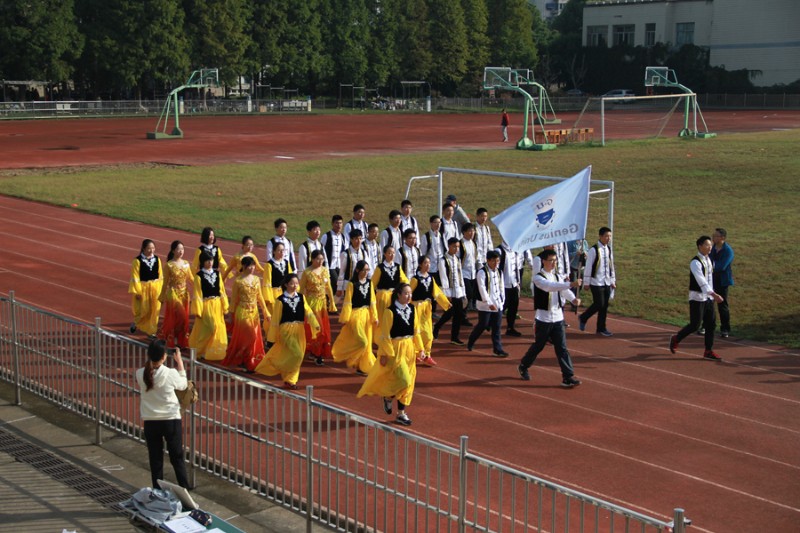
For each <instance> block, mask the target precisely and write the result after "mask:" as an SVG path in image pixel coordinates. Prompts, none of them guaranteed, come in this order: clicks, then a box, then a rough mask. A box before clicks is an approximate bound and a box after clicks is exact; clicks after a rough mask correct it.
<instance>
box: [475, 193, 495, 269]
mask: <svg viewBox="0 0 800 533" xmlns="http://www.w3.org/2000/svg"><path fill="white" fill-rule="evenodd" d="M475 222H476V224H475V245H476V246H477V247H478V265H479V267H481V266H483V265H484V264H485V263H486V252H488V251H489V250H494V243H493V242H492V230H491V229H489V211H487V210H486V208H485V207H481V208H478V211H477V212H476V214H475Z"/></svg>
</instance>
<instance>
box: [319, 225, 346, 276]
mask: <svg viewBox="0 0 800 533" xmlns="http://www.w3.org/2000/svg"><path fill="white" fill-rule="evenodd" d="M325 235H327V236H328V238H327V239H325V246H324V248H325V254H326V255H327V257H328V268H331V265H332V264H333V258H334V257H337V258H338V257H339V254H341V253H342V252H343V251H344V250H345V249H344V247H343V244H344V235H342V234H341V233H339V234H336V233H334V232H333V230H331V231H329V232H328V233H326V234H325ZM334 235H337V236H338V237H339V240H340V241H341V243H342V244H340V245H339V249H338V250H334V249H333V239H334ZM334 254H335V255H334ZM341 267H342V265H339V268H341Z"/></svg>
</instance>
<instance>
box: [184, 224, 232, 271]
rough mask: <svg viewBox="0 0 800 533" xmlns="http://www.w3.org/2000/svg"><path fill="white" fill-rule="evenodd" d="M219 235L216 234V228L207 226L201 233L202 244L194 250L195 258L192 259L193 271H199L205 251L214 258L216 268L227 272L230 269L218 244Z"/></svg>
mask: <svg viewBox="0 0 800 533" xmlns="http://www.w3.org/2000/svg"><path fill="white" fill-rule="evenodd" d="M216 243H217V237H216V236H215V235H214V229H213V228H210V227H208V226H206V227H205V228H203V232H202V233H201V234H200V246H198V247H197V250H195V252H194V259H192V272H197V271H198V270H200V269H201V268H202V267H203V265H202V262H201V261H200V254H202V253H203V252H206V253H208V254H209V255H210V256H211V257H213V258H214V265H213V267H214V270H219V271H220V272H225V271H227V270H228V263H226V262H225V258H224V257H222V250H220V249H219V246H217V244H216Z"/></svg>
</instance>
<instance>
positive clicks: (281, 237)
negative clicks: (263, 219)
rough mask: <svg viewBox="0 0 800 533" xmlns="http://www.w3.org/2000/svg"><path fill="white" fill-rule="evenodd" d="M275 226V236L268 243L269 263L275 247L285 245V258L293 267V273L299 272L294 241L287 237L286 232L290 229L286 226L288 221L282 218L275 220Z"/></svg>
mask: <svg viewBox="0 0 800 533" xmlns="http://www.w3.org/2000/svg"><path fill="white" fill-rule="evenodd" d="M274 225H275V236H274V237H272V238H271V239H270V240H268V241H267V261H269V260H270V259H272V254H273V253H274V252H273V250H274V249H275V245H276V244H278V243H283V256H284V257H285V258H286V259H287V260H288V261H289V264H290V265H292V272H294V271H295V270H297V263H296V261H295V259H294V245H293V244H292V241H290V240H289V237H287V236H286V230H287V229H289V226H288V225H287V224H286V220H284V219H282V218H278V219H275V224H274Z"/></svg>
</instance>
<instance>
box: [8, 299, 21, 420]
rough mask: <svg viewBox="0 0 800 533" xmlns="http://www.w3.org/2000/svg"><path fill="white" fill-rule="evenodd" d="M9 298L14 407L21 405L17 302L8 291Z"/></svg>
mask: <svg viewBox="0 0 800 533" xmlns="http://www.w3.org/2000/svg"><path fill="white" fill-rule="evenodd" d="M8 295H9V297H10V298H11V343H12V345H11V350H12V351H11V356H12V358H13V359H14V405H22V378H21V376H20V373H19V340H18V338H17V300H16V299H15V297H14V291H8Z"/></svg>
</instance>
